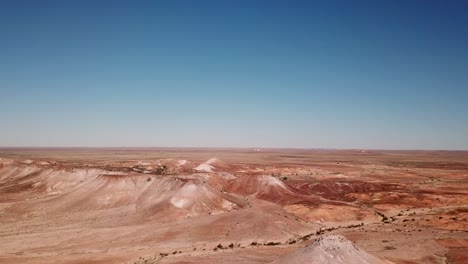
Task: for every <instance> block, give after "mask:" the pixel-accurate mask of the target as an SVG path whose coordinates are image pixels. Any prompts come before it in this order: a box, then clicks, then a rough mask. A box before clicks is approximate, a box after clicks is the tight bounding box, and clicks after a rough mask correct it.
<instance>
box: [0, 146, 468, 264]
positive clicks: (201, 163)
mask: <svg viewBox="0 0 468 264" xmlns="http://www.w3.org/2000/svg"><path fill="white" fill-rule="evenodd" d="M0 263H236V264H240V263H400V264H409V263H434V264H435V263H437V264H439V263H440V264H442V263H459V264H461V263H468V152H463V151H383V150H382V151H378V150H301V149H214V148H206V149H204V148H199V149H197V148H107V149H104V148H96V149H93V148H71V149H60V148H31V149H27V148H24V149H21V148H3V149H0Z"/></svg>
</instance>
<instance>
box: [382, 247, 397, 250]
mask: <svg viewBox="0 0 468 264" xmlns="http://www.w3.org/2000/svg"><path fill="white" fill-rule="evenodd" d="M395 249H396V247H394V246H385V247H384V250H395Z"/></svg>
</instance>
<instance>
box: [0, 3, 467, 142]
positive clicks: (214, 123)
mask: <svg viewBox="0 0 468 264" xmlns="http://www.w3.org/2000/svg"><path fill="white" fill-rule="evenodd" d="M467 14H468V2H467V1H136V2H132V1H112V2H110V1H10V0H6V1H0V38H1V41H0V61H1V63H0V146H46V147H47V146H49V147H61V146H89V147H100V146H103V147H111V146H135V147H146V146H169V147H178V146H187V147H190V146H192V147H297V148H374V149H375V148H378V149H468V48H467V47H468V26H467V25H468V16H467Z"/></svg>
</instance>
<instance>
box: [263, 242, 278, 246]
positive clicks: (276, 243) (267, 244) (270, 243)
mask: <svg viewBox="0 0 468 264" xmlns="http://www.w3.org/2000/svg"><path fill="white" fill-rule="evenodd" d="M280 244H281V242H268V243H266V244H264V245H266V246H276V245H280Z"/></svg>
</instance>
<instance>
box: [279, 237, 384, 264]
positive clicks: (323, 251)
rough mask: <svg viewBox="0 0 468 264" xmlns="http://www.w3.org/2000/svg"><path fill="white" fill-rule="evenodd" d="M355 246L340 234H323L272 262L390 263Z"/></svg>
mask: <svg viewBox="0 0 468 264" xmlns="http://www.w3.org/2000/svg"><path fill="white" fill-rule="evenodd" d="M390 263H392V262H389V261H384V260H381V259H379V258H377V257H374V256H372V255H370V254H369V253H367V252H365V251H363V250H361V249H359V248H358V247H356V246H355V245H354V244H353V243H352V242H351V241H349V240H347V239H346V238H345V237H343V236H340V235H330V236H324V237H321V238H319V239H317V240H316V241H315V242H313V243H312V244H310V245H309V246H307V247H305V248H303V249H301V250H298V251H296V252H293V253H291V254H289V255H286V256H283V257H281V258H279V259H277V260H275V261H273V262H272V264H390Z"/></svg>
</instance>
